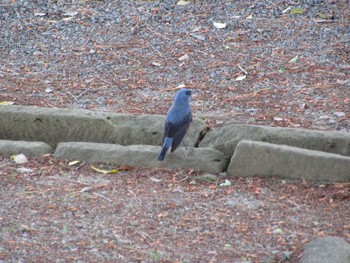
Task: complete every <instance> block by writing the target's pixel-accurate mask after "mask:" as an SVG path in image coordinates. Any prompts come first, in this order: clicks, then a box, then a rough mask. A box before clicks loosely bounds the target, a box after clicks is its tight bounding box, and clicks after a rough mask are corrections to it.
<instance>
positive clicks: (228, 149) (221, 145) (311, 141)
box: [0, 106, 350, 181]
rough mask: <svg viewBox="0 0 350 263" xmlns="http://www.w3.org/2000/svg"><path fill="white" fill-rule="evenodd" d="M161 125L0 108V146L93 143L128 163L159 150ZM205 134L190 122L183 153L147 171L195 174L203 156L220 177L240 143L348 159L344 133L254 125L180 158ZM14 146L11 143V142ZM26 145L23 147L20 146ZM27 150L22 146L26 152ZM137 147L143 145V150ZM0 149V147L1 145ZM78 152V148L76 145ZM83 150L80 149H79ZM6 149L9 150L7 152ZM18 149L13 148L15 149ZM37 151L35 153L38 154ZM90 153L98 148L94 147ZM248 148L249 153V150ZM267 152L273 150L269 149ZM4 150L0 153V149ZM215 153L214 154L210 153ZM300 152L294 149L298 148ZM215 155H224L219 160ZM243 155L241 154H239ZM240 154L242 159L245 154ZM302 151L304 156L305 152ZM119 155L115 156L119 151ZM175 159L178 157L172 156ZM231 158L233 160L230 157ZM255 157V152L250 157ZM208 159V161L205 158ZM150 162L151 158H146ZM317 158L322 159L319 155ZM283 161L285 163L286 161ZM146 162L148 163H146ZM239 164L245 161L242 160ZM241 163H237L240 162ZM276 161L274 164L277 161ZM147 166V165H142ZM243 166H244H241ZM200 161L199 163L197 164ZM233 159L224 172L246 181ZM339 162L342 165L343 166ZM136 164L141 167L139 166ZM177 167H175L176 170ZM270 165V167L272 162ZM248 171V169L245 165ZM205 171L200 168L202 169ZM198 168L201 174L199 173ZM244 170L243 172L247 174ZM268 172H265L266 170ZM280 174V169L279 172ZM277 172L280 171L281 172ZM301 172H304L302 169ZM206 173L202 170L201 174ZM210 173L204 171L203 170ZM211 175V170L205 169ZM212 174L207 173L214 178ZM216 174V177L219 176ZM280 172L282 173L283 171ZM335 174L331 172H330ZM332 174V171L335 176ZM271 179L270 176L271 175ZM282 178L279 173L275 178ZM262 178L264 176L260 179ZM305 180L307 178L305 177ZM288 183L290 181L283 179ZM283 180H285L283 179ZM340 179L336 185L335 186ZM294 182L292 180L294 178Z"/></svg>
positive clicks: (216, 135)
mask: <svg viewBox="0 0 350 263" xmlns="http://www.w3.org/2000/svg"><path fill="white" fill-rule="evenodd" d="M163 125H164V116H157V115H140V116H134V115H125V114H116V113H109V112H108V113H106V112H95V111H88V110H74V109H48V108H38V107H26V106H1V107H0V139H5V140H23V139H24V140H27V141H39V142H45V143H47V144H49V145H50V146H53V147H55V146H56V145H57V144H58V143H61V142H69V141H75V142H76V141H80V142H85V143H87V142H92V143H102V144H105V143H110V147H107V148H106V147H105V148H104V149H105V150H106V151H108V148H110V149H115V146H116V145H119V146H133V145H134V147H129V148H125V147H124V148H119V149H124V150H127V151H128V152H130V151H131V152H132V153H133V156H132V155H130V156H129V157H128V158H131V159H132V158H135V155H140V156H144V157H143V158H145V156H146V155H143V153H142V151H141V150H142V147H143V148H144V149H145V151H148V150H149V148H148V146H152V145H153V146H155V145H157V147H155V148H153V149H152V151H155V152H156V151H157V150H156V149H158V150H159V149H160V144H161V138H162V133H163ZM205 132H206V125H205V123H204V122H203V121H200V120H194V122H193V124H192V125H191V129H190V131H189V133H188V134H187V135H186V137H185V138H186V139H185V141H184V146H190V147H185V148H184V149H185V150H184V149H179V150H177V151H176V152H175V153H174V154H173V155H169V156H171V157H169V158H170V159H171V160H172V161H171V162H172V165H171V162H164V163H162V164H161V165H160V164H159V163H156V164H149V165H147V164H144V166H146V167H157V166H161V167H163V165H164V167H167V168H181V169H187V168H195V167H194V166H195V165H194V164H195V163H196V158H200V157H201V155H205V156H206V158H207V159H206V161H208V160H211V161H213V162H214V164H212V165H213V167H220V169H217V168H215V169H214V170H215V171H216V172H222V171H224V170H226V168H227V165H228V161H227V160H228V158H227V157H229V158H231V156H234V155H236V159H237V156H245V155H244V154H242V149H243V150H244V149H246V148H247V145H245V147H237V149H236V146H237V144H239V143H240V142H241V141H242V140H244V139H248V140H249V139H250V140H253V141H267V142H270V143H272V144H274V143H276V144H286V145H292V146H297V147H303V148H306V149H305V150H304V151H302V152H300V151H299V150H297V151H296V152H297V155H298V154H306V155H310V154H311V155H315V154H316V155H315V156H318V154H317V153H314V151H311V152H307V151H309V150H307V149H312V150H320V151H326V152H333V153H338V154H343V155H350V134H345V133H337V132H320V131H309V130H302V129H299V130H298V129H290V128H286V129H284V128H271V127H260V126H253V125H230V126H226V127H223V128H219V129H216V130H214V131H211V132H209V133H208V134H207V135H206V136H205V137H204V140H203V141H202V142H201V143H200V144H199V148H198V149H193V150H192V152H193V154H192V155H190V156H188V155H186V154H185V153H189V152H190V151H188V149H191V147H193V146H195V145H196V144H198V138H199V137H201V136H203V133H205ZM11 143H13V142H11ZM19 144H22V145H23V144H26V143H23V142H22V143H19ZM47 144H45V145H41V146H40V147H43V149H44V150H43V151H42V152H39V153H35V154H34V155H40V154H45V153H47V152H51V150H50V148H48V147H50V146H49V145H47ZM12 145H14V147H13V148H14V149H15V150H14V153H17V152H20V151H24V150H18V149H19V148H18V143H17V146H16V145H15V144H12ZM29 145H30V144H27V146H29ZM138 145H143V146H142V147H140V146H138ZM0 146H1V144H0ZM76 146H78V145H76ZM80 146H82V145H80ZM7 147H8V146H7ZM16 147H17V148H16ZM40 147H39V148H40ZM95 147H98V146H97V145H95ZM249 147H251V146H249ZM249 147H248V148H249ZM254 147H255V148H254V151H257V152H259V151H261V150H262V151H264V147H266V145H261V144H254ZM268 147H272V148H273V149H275V148H274V146H268ZM1 148H2V149H5V148H4V147H1ZM102 148H103V147H102ZM213 149H216V151H213ZM298 149H299V148H298ZM220 151H221V152H223V153H221V154H220ZM244 151H245V150H244ZM244 151H243V153H244ZM305 151H306V152H305ZM4 152H9V150H8V148H7V149H6V151H5V150H4V151H1V149H0V154H1V153H2V154H4ZM177 152H178V153H177ZM119 153H120V151H119ZM176 153H177V154H176ZM180 153H182V154H184V156H187V157H188V158H190V159H191V162H192V164H191V166H189V165H183V166H181V160H182V162H183V163H186V160H185V159H181V158H179V156H180ZM233 153H235V154H233ZM253 153H254V152H253ZM28 154H29V155H28V156H31V155H33V153H28ZM210 154H212V156H210ZM55 155H56V156H58V154H55ZM150 156H151V155H150ZM253 156H254V155H252V154H249V158H250V159H251V158H252V157H253ZM322 156H323V157H322V158H328V157H329V156H328V157H325V155H322ZM176 158H178V160H179V162H177V163H176V162H174V160H175V159H176ZM218 158H222V160H220V161H218V160H219V159H218ZM288 158H289V157H288V156H287V157H286V160H288ZM329 158H331V159H332V160H333V161H334V162H333V163H332V164H334V165H335V166H337V163H336V162H337V158H334V156H332V157H329ZM146 159H147V158H146ZM243 159H244V158H243ZM243 159H242V158H241V161H240V162H242V163H244V160H243ZM277 159H278V158H277ZM147 160H148V159H147ZM242 160H243V161H242ZM101 161H103V160H101ZM152 161H153V160H148V162H149V163H152ZM201 161H203V160H201ZM233 161H234V158H233V157H232V159H231V163H230V166H229V169H228V174H229V175H235V176H236V175H237V171H240V174H239V175H238V176H247V174H249V172H248V169H246V170H244V169H241V168H240V169H237V171H236V172H232V171H233V170H236V168H234V169H233V168H232V167H237V162H236V163H233ZM342 162H344V160H342ZM139 163H141V162H140V161H139ZM175 163H176V165H179V166H175ZM271 163H273V162H271ZM223 164H225V165H223ZM266 164H267V163H265V162H262V163H261V164H260V165H261V167H262V169H265V170H267V171H268V172H269V171H270V170H269V169H270V168H271V165H270V166H268V165H266ZM247 165H248V166H247V167H249V164H247ZM203 167H204V166H203ZM203 167H202V168H203ZM247 167H246V168H247ZM268 167H270V168H268ZM202 168H201V169H198V170H202V171H204V172H209V171H208V170H205V169H204V170H203V169H202ZM282 168H283V167H282ZM282 168H281V169H282ZM294 168H295V169H299V171H297V172H295V173H294V174H293V178H294V177H296V178H298V179H301V178H308V179H310V180H324V179H325V177H324V176H321V177H317V178H312V176H311V177H310V176H304V175H305V173H309V170H302V168H298V167H294ZM304 168H305V167H304ZM206 169H207V168H206ZM208 169H209V168H208ZM209 170H210V169H209ZM214 170H213V169H211V170H210V171H211V172H214ZM219 170H220V171H219ZM282 170H283V169H282ZM333 172H334V171H333ZM335 172H337V171H335ZM273 174H274V173H272V174H271V175H273ZM280 174H281V173H279V175H278V176H281V175H280ZM261 175H263V174H261ZM308 175H309V174H308ZM286 176H287V178H288V176H289V175H287V174H286ZM282 177H284V175H283V174H282ZM339 178H343V179H345V180H350V179H349V178H348V177H347V176H344V175H342V176H340V177H339ZM339 178H338V179H336V180H337V181H339ZM294 179H295V178H294Z"/></svg>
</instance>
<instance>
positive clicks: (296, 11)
mask: <svg viewBox="0 0 350 263" xmlns="http://www.w3.org/2000/svg"><path fill="white" fill-rule="evenodd" d="M304 12H305V10H304V9H303V8H294V9H292V10H291V11H290V14H293V15H301V14H303V13H304Z"/></svg>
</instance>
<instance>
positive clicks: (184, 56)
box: [178, 54, 190, 61]
mask: <svg viewBox="0 0 350 263" xmlns="http://www.w3.org/2000/svg"><path fill="white" fill-rule="evenodd" d="M189 58H190V56H189V55H188V54H185V55H183V56H181V57H179V58H178V60H179V61H183V60H187V59H189Z"/></svg>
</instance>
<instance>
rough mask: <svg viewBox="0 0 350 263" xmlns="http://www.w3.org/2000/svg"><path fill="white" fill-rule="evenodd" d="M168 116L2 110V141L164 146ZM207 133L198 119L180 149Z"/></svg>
mask: <svg viewBox="0 0 350 263" xmlns="http://www.w3.org/2000/svg"><path fill="white" fill-rule="evenodd" d="M164 122H165V116H160V115H146V114H143V115H128V114H118V113H112V112H100V111H89V110H83V109H57V108H56V109H54V108H42V107H32V106H15V105H9V106H0V139H5V140H26V141H42V142H45V143H48V144H49V145H51V146H53V147H55V146H56V145H57V143H59V142H67V141H83V142H99V143H115V144H121V145H132V144H145V145H161V142H162V137H163V129H164ZM205 129H206V125H205V123H204V122H203V121H201V120H198V119H195V120H193V122H192V125H191V126H190V129H189V131H188V133H187V134H186V136H185V138H184V141H183V143H182V144H181V146H186V147H190V146H194V145H195V144H196V143H197V140H198V137H199V134H200V133H201V132H202V131H203V130H205Z"/></svg>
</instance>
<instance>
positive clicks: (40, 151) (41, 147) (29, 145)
mask: <svg viewBox="0 0 350 263" xmlns="http://www.w3.org/2000/svg"><path fill="white" fill-rule="evenodd" d="M51 152H52V148H51V146H50V145H48V144H46V143H43V142H28V141H11V140H0V155H14V154H16V155H17V154H21V153H22V154H24V155H25V156H27V157H39V156H42V155H44V154H47V153H51Z"/></svg>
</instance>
